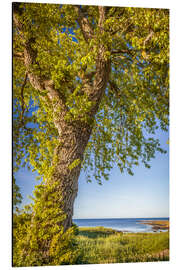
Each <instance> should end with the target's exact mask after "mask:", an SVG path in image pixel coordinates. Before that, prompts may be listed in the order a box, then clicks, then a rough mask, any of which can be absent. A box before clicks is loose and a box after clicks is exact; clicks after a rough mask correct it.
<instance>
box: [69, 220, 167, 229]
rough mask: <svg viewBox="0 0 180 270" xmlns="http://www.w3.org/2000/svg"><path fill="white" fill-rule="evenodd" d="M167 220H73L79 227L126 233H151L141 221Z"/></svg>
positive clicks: (149, 227) (150, 227)
mask: <svg viewBox="0 0 180 270" xmlns="http://www.w3.org/2000/svg"><path fill="white" fill-rule="evenodd" d="M148 220H169V218H106V219H73V222H74V223H75V224H76V225H78V226H79V227H96V226H103V227H105V228H112V229H115V230H118V231H126V232H153V230H152V226H151V225H146V224H142V223H141V221H148Z"/></svg>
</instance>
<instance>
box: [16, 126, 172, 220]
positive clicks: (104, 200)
mask: <svg viewBox="0 0 180 270" xmlns="http://www.w3.org/2000/svg"><path fill="white" fill-rule="evenodd" d="M157 137H158V138H159V139H160V142H161V146H162V147H163V149H166V150H167V154H160V153H156V157H155V159H153V160H152V161H151V163H150V165H151V168H150V169H147V168H145V167H144V166H143V165H142V164H140V166H138V167H136V168H135V169H134V176H130V175H128V174H127V173H123V174H121V173H120V171H119V169H118V168H117V167H116V166H114V168H113V169H112V170H111V173H110V177H109V180H108V181H105V180H104V181H103V185H102V186H100V185H98V183H97V182H95V181H93V182H92V183H87V182H86V179H85V175H84V173H83V172H82V173H81V175H80V178H79V190H78V196H77V198H76V200H75V205H74V218H131V217H132V218H136V217H137V218H138V217H140V218H142V217H145V218H146V217H168V216H169V151H168V148H169V147H168V145H167V144H166V142H167V139H168V133H167V132H166V133H165V132H162V131H158V133H157ZM36 175H37V174H36V173H31V172H29V171H28V170H26V169H21V170H20V171H19V172H17V173H16V180H17V184H18V185H19V186H20V188H21V193H22V196H23V204H27V203H28V202H30V200H29V199H28V198H27V196H28V195H32V191H33V188H34V186H35V185H37V184H38V183H39V181H37V180H35V177H36Z"/></svg>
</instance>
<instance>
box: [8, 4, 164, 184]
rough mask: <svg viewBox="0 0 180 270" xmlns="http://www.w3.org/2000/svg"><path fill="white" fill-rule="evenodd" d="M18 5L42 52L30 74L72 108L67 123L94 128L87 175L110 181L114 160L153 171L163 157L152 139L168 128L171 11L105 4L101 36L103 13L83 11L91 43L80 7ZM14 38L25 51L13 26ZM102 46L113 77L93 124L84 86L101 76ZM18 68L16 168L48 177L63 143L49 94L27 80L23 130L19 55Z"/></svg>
mask: <svg viewBox="0 0 180 270" xmlns="http://www.w3.org/2000/svg"><path fill="white" fill-rule="evenodd" d="M20 7H21V8H23V10H24V12H23V13H22V15H21V16H20V15H19V19H20V21H21V22H22V23H23V25H24V27H25V33H24V38H25V39H30V38H33V39H34V43H33V49H34V50H35V51H36V54H37V56H36V63H34V64H33V65H32V67H31V68H32V71H33V72H34V73H35V74H37V75H39V74H40V75H41V76H42V77H45V78H46V79H51V80H53V82H54V85H55V88H56V89H57V90H58V91H59V93H60V94H62V95H63V96H64V98H65V102H66V105H67V107H68V109H69V110H68V112H67V115H66V120H67V121H69V122H73V121H74V122H78V121H80V122H86V123H91V124H92V123H93V132H92V135H91V138H90V141H89V143H88V146H87V148H86V153H85V155H84V163H83V167H84V169H85V170H86V171H87V175H88V177H90V175H92V173H91V171H92V172H93V175H94V177H95V179H96V180H97V181H98V182H99V183H101V179H102V178H105V179H108V175H109V170H110V169H111V168H112V167H113V165H114V163H116V164H117V165H118V166H119V168H120V171H121V172H123V171H125V170H127V172H128V173H129V174H133V166H137V165H138V164H139V163H140V162H143V163H144V165H145V166H146V167H149V161H150V159H151V158H153V157H154V156H155V152H156V151H160V152H163V150H162V149H161V147H160V144H159V142H158V140H155V139H154V138H153V134H155V131H156V129H157V128H158V127H160V128H162V129H163V130H167V126H168V111H169V109H168V101H169V94H168V93H169V11H168V10H165V9H146V8H122V7H112V8H110V7H108V8H106V19H105V22H104V31H103V33H102V31H101V29H99V27H98V18H99V14H98V8H97V7H96V6H82V8H81V11H82V12H83V13H84V14H86V15H87V16H88V20H89V23H90V25H91V27H92V29H93V31H94V35H93V37H92V38H91V40H89V42H88V43H87V42H86V41H85V40H84V37H83V33H82V30H81V28H80V27H79V24H78V18H79V15H78V13H77V10H76V8H75V6H72V5H62V6H59V5H49V4H25V3H22V4H21V6H20ZM13 39H14V44H13V45H14V51H15V52H16V51H17V52H21V51H22V50H23V42H22V40H21V39H20V38H19V32H18V31H17V30H16V29H15V30H14V35H13ZM100 44H103V46H105V48H106V52H105V55H104V57H105V58H109V59H110V60H111V74H110V80H109V82H108V84H107V87H106V91H105V95H104V97H103V98H102V101H101V104H100V107H99V110H98V113H97V115H96V117H95V119H93V120H95V121H92V119H90V118H89V111H90V110H91V107H92V105H93V104H92V101H91V100H89V98H88V95H87V92H86V91H82V89H84V88H86V83H87V81H88V80H87V78H88V76H89V75H90V74H91V73H93V72H95V71H96V57H97V54H98V48H99V45H100ZM13 64H14V72H13V77H14V79H13V100H14V117H13V121H14V138H13V143H14V146H13V149H14V161H15V168H18V167H19V166H22V164H24V165H25V164H27V165H28V166H29V164H31V165H32V166H33V167H34V170H37V171H38V173H39V174H40V175H41V176H45V177H46V175H45V174H46V173H45V172H46V168H48V167H49V166H50V164H51V162H52V159H53V149H54V148H55V146H56V144H57V142H58V140H57V137H58V133H57V129H56V127H55V124H54V120H53V119H54V118H53V117H54V116H53V108H52V104H51V103H50V101H49V99H48V97H47V93H46V92H44V94H42V93H41V94H40V93H39V91H37V89H34V88H33V87H32V86H31V85H30V83H29V81H28V82H27V83H26V86H25V89H24V102H25V112H24V124H25V125H26V127H27V126H28V129H24V128H23V127H22V125H21V121H20V119H21V117H20V115H21V112H22V99H21V86H22V84H23V81H24V77H25V67H24V65H23V63H22V61H21V60H19V59H18V58H17V59H16V58H14V62H13ZM85 78H86V79H85ZM93 80H94V77H93V76H92V81H93ZM32 111H34V113H33V115H31V113H30V112H32ZM30 123H31V124H30ZM32 124H34V125H33V129H32Z"/></svg>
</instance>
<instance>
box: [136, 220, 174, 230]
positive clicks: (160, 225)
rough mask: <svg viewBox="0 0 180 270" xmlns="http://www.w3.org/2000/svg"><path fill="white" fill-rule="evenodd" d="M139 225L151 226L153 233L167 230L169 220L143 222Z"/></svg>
mask: <svg viewBox="0 0 180 270" xmlns="http://www.w3.org/2000/svg"><path fill="white" fill-rule="evenodd" d="M140 223H142V224H147V225H151V226H152V229H153V230H154V231H159V230H162V231H163V230H169V220H143V221H140Z"/></svg>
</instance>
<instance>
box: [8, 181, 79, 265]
mask: <svg viewBox="0 0 180 270" xmlns="http://www.w3.org/2000/svg"><path fill="white" fill-rule="evenodd" d="M57 190H58V189H57V188H56V183H54V184H53V185H52V184H51V185H49V186H48V185H46V186H45V185H43V184H41V185H39V186H37V187H36V191H35V193H34V195H35V199H34V204H33V205H32V208H30V209H28V211H27V210H24V211H23V212H22V213H20V214H15V215H14V217H13V266H45V265H60V264H74V263H75V262H76V260H77V258H78V248H77V244H76V241H75V234H77V228H76V227H75V226H72V227H71V228H69V229H68V230H67V231H66V232H64V228H63V225H62V222H63V220H64V219H65V214H64V213H63V211H62V210H61V206H60V205H59V201H60V200H59V198H60V193H59V192H58V191H57Z"/></svg>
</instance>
